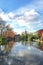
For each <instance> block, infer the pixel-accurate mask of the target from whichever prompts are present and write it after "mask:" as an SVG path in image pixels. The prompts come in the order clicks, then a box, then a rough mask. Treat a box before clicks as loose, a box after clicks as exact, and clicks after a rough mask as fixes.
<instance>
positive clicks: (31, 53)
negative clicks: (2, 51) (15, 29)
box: [1, 42, 43, 65]
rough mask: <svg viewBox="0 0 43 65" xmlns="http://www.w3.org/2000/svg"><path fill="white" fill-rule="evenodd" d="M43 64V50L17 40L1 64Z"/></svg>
mask: <svg viewBox="0 0 43 65" xmlns="http://www.w3.org/2000/svg"><path fill="white" fill-rule="evenodd" d="M3 64H4V65H43V51H41V50H39V49H38V48H35V47H33V46H30V45H22V44H21V42H16V43H15V44H14V45H13V47H12V49H11V51H10V53H9V54H8V56H6V57H4V58H3V63H2V64H1V65H3Z"/></svg>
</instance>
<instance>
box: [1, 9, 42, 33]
mask: <svg viewBox="0 0 43 65" xmlns="http://www.w3.org/2000/svg"><path fill="white" fill-rule="evenodd" d="M0 17H1V18H2V19H3V20H5V21H7V23H9V24H10V26H11V27H12V28H13V29H14V31H15V32H17V33H21V32H22V31H24V30H27V31H31V32H32V31H34V30H35V29H36V28H37V27H38V26H41V22H42V20H43V19H41V16H40V14H39V13H38V12H36V10H35V9H31V10H29V9H27V8H23V10H22V9H21V8H20V9H19V10H17V11H16V12H9V13H5V12H4V11H1V12H0ZM17 26H18V27H17ZM23 26H24V27H25V28H22V27H23ZM16 27H17V28H16Z"/></svg>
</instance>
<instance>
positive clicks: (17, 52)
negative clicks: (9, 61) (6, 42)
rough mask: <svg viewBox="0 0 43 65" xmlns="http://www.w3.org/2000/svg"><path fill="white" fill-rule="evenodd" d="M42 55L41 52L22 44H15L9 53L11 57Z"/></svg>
mask: <svg viewBox="0 0 43 65" xmlns="http://www.w3.org/2000/svg"><path fill="white" fill-rule="evenodd" d="M29 54H31V55H40V56H41V55H42V54H43V52H42V51H41V50H39V49H37V48H35V47H32V46H24V45H22V44H20V43H19V44H18V43H16V44H15V45H14V46H13V48H12V50H11V52H10V55H11V56H25V55H29Z"/></svg>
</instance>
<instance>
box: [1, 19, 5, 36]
mask: <svg viewBox="0 0 43 65" xmlns="http://www.w3.org/2000/svg"><path fill="white" fill-rule="evenodd" d="M5 23H6V22H5V21H3V20H2V18H0V36H2V35H3V32H4V30H5Z"/></svg>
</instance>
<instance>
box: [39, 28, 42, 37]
mask: <svg viewBox="0 0 43 65" xmlns="http://www.w3.org/2000/svg"><path fill="white" fill-rule="evenodd" d="M38 35H39V36H42V37H43V29H40V30H38Z"/></svg>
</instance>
